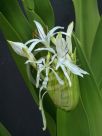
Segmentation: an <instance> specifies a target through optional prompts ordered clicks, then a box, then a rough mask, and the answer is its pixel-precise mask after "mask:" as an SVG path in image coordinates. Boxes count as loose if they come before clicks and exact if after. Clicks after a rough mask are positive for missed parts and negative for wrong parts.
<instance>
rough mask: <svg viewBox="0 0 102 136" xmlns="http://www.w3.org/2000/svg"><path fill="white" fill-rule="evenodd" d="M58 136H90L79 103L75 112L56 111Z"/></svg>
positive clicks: (85, 118) (84, 114)
mask: <svg viewBox="0 0 102 136" xmlns="http://www.w3.org/2000/svg"><path fill="white" fill-rule="evenodd" d="M57 135H58V136H90V131H89V124H88V119H87V115H86V113H85V111H84V108H83V106H82V103H81V101H80V102H79V105H78V106H77V107H76V109H75V110H72V111H69V112H66V111H64V110H61V109H57Z"/></svg>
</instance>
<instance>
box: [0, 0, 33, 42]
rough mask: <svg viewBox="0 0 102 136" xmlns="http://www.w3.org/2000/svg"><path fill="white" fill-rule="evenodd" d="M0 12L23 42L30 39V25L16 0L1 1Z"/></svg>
mask: <svg viewBox="0 0 102 136" xmlns="http://www.w3.org/2000/svg"><path fill="white" fill-rule="evenodd" d="M0 11H1V12H2V13H3V15H4V16H5V18H6V19H7V20H8V22H9V23H10V24H11V25H12V26H13V27H14V29H15V30H16V32H17V33H18V34H19V35H20V37H21V38H22V39H23V40H24V41H26V40H28V39H30V38H31V37H32V30H31V27H30V24H29V23H28V21H27V19H26V18H25V16H24V15H23V13H22V11H21V9H20V7H19V4H18V2H17V0H8V1H6V0H1V1H0Z"/></svg>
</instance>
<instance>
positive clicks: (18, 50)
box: [8, 41, 27, 57]
mask: <svg viewBox="0 0 102 136" xmlns="http://www.w3.org/2000/svg"><path fill="white" fill-rule="evenodd" d="M8 43H9V44H10V45H11V47H12V49H13V50H14V51H15V52H16V53H17V54H18V55H20V56H23V57H26V56H25V53H24V52H23V50H22V48H27V47H26V46H25V45H24V44H23V43H20V42H12V41H8Z"/></svg>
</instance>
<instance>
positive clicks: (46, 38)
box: [25, 21, 63, 51]
mask: <svg viewBox="0 0 102 136" xmlns="http://www.w3.org/2000/svg"><path fill="white" fill-rule="evenodd" d="M34 23H35V25H36V27H37V30H38V33H39V36H38V38H37V39H31V40H29V41H27V42H26V43H25V45H28V44H31V45H30V51H32V50H33V49H34V48H35V46H36V45H37V44H38V43H42V44H43V45H45V47H47V48H49V47H50V40H51V37H52V36H53V35H55V34H56V33H55V31H56V30H58V29H63V27H61V26H56V27H54V28H52V29H51V30H50V31H49V32H48V33H47V34H45V32H44V29H43V27H42V25H41V24H40V23H39V22H37V21H34Z"/></svg>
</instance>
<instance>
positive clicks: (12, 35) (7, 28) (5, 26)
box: [0, 12, 21, 41]
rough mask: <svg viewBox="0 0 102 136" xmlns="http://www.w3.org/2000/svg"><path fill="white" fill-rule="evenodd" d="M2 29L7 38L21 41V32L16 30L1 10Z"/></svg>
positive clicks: (0, 25)
mask: <svg viewBox="0 0 102 136" xmlns="http://www.w3.org/2000/svg"><path fill="white" fill-rule="evenodd" d="M0 29H1V31H2V32H3V34H4V35H5V37H6V38H7V39H9V40H14V41H15V40H19V41H21V37H20V36H19V34H18V33H17V32H16V31H15V30H14V28H13V27H12V26H11V24H10V23H9V22H8V21H7V19H6V18H5V17H4V15H3V14H2V13H1V12H0Z"/></svg>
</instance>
